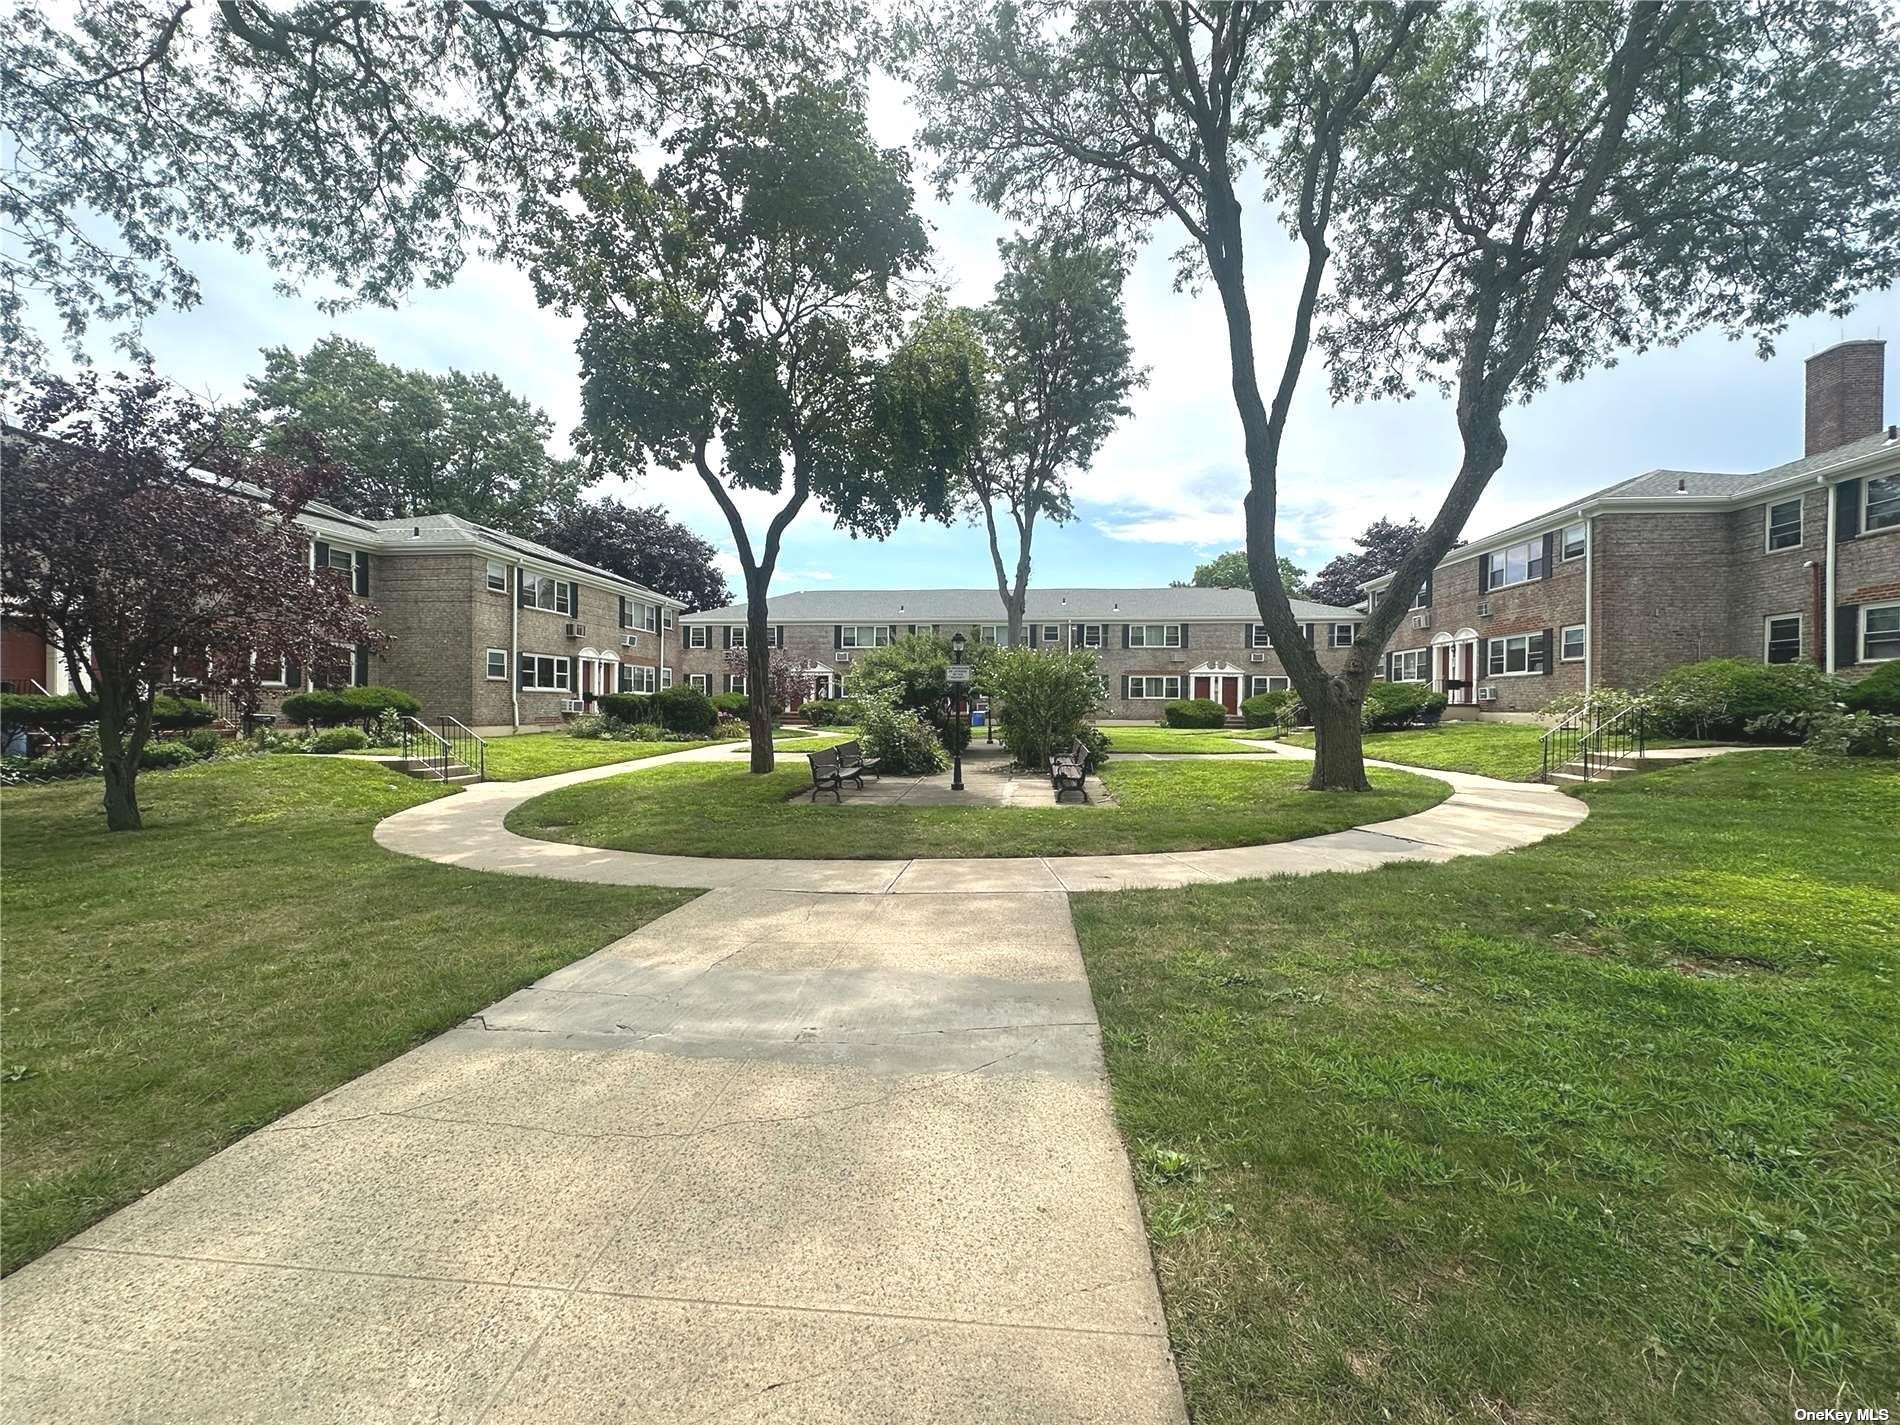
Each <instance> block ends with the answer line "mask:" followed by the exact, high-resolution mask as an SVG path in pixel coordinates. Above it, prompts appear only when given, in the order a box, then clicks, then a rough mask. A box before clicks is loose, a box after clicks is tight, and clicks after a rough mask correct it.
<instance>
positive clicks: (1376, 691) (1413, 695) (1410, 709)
mask: <svg viewBox="0 0 1900 1425" xmlns="http://www.w3.org/2000/svg"><path fill="white" fill-rule="evenodd" d="M1444 710H1445V695H1444V694H1443V693H1434V692H1433V691H1432V690H1431V689H1430V688H1428V687H1426V686H1425V684H1423V683H1374V684H1373V685H1372V686H1371V687H1370V688H1367V689H1366V700H1365V702H1364V703H1362V704H1361V705H1360V708H1359V725H1360V726H1361V727H1363V728H1364V729H1365V730H1366V731H1368V732H1383V731H1386V730H1389V729H1391V728H1395V727H1409V726H1410V725H1411V724H1413V723H1415V722H1437V721H1438V717H1439V714H1440V713H1442V712H1444Z"/></svg>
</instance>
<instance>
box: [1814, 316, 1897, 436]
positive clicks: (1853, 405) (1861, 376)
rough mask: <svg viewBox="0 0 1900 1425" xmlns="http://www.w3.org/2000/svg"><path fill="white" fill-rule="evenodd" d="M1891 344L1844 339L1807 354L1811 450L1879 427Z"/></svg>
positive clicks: (1862, 434)
mask: <svg viewBox="0 0 1900 1425" xmlns="http://www.w3.org/2000/svg"><path fill="white" fill-rule="evenodd" d="M1886 373H1887V343H1886V342H1884V341H1843V342H1839V343H1837V344H1836V345H1834V346H1830V347H1829V348H1828V349H1827V350H1826V351H1823V352H1818V353H1816V354H1815V355H1813V356H1810V357H1809V358H1808V421H1807V425H1808V432H1807V434H1808V439H1807V449H1806V451H1805V452H1804V453H1805V454H1808V455H1819V454H1820V453H1821V452H1822V451H1824V450H1832V449H1834V448H1835V447H1836V446H1838V445H1846V444H1847V443H1848V442H1849V441H1853V440H1859V439H1860V438H1861V437H1862V436H1868V435H1872V434H1874V432H1876V431H1878V430H1879V429H1880V423H1881V415H1882V412H1883V410H1884V408H1885V407H1884V403H1885V397H1886V391H1885V385H1886Z"/></svg>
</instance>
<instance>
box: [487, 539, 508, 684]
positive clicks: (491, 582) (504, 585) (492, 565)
mask: <svg viewBox="0 0 1900 1425" xmlns="http://www.w3.org/2000/svg"><path fill="white" fill-rule="evenodd" d="M497 570H499V571H500V572H501V582H500V583H499V584H497V583H496V582H495V573H496V571H497ZM482 585H483V587H485V588H486V589H487V590H488V592H489V593H491V594H505V593H507V592H508V566H507V565H506V564H504V563H502V562H501V560H499V559H485V560H483V561H482ZM502 651H503V652H506V651H507V650H506V649H504V650H502ZM503 681H504V682H505V681H506V680H505V679H504V680H503Z"/></svg>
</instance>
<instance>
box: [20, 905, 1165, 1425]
mask: <svg viewBox="0 0 1900 1425" xmlns="http://www.w3.org/2000/svg"><path fill="white" fill-rule="evenodd" d="M0 1300H3V1301H4V1317H5V1331H6V1352H5V1372H4V1387H3V1389H0V1415H3V1416H4V1417H5V1418H6V1419H8V1420H20V1421H29V1420H30V1421H34V1422H36V1425H43V1423H44V1422H70V1421H135V1420H136V1421H156V1420H176V1421H186V1420H189V1421H194V1422H204V1421H240V1420H242V1421H270V1422H292V1421H349V1422H352V1425H355V1422H365V1421H389V1422H413V1421H424V1420H430V1421H436V1420H443V1421H481V1422H495V1423H496V1425H499V1422H516V1421H520V1422H527V1421H535V1422H553V1425H565V1423H566V1422H580V1421H588V1422H594V1421H599V1422H607V1421H615V1422H635V1421H655V1422H658V1421H666V1422H678V1421H709V1420H713V1419H718V1420H721V1421H727V1420H730V1421H774V1422H792V1421H796V1422H817V1421H847V1420H850V1421H863V1420H869V1421H879V1422H898V1425H904V1422H919V1425H921V1422H926V1421H950V1422H961V1421H998V1420H1022V1421H1049V1422H1083V1421H1108V1420H1113V1421H1116V1422H1117V1423H1118V1425H1145V1423H1146V1422H1156V1425H1180V1422H1183V1421H1184V1419H1185V1416H1184V1413H1183V1409H1182V1404H1181V1397H1180V1390H1179V1386H1178V1383H1177V1381H1176V1376H1175V1371H1174V1367H1173V1362H1172V1360H1171V1358H1170V1356H1169V1353H1168V1345H1167V1338H1166V1332H1165V1328H1164V1323H1163V1320H1162V1316H1161V1307H1160V1301H1159V1297H1158V1294H1157V1291H1156V1287H1155V1282H1154V1276H1153V1268H1152V1265H1151V1263H1150V1260H1149V1255H1148V1247H1147V1239H1146V1236H1145V1234H1144V1232H1143V1229H1142V1223H1141V1217H1140V1213H1139V1210H1138V1208H1137V1206H1136V1201H1135V1195H1134V1189H1133V1185H1132V1183H1131V1181H1130V1177H1129V1169H1128V1162H1127V1159H1126V1157H1125V1155H1124V1153H1123V1150H1122V1145H1121V1141H1120V1139H1119V1137H1118V1136H1117V1133H1116V1130H1115V1126H1114V1121H1113V1118H1112V1116H1111V1112H1110V1106H1109V1098H1108V1091H1107V1086H1106V1083H1105V1079H1104V1074H1103V1068H1102V1060H1101V1052H1100V1046H1099V1030H1098V1027H1097V1024H1096V1019H1095V1012H1094V1008H1093V1005H1092V1003H1091V1001H1090V997H1089V990H1088V984H1087V982H1086V980H1085V979H1084V977H1083V970H1082V960H1081V954H1080V951H1079V949H1078V947H1077V945H1076V941H1075V934H1074V931H1073V929H1072V928H1071V926H1070V923H1069V915H1068V907H1067V901H1066V898H1065V897H1063V896H1061V895H1059V894H1057V895H1048V894H1044V895H1033V894H1032V895H1016V896H992V897H984V898H981V899H979V900H976V901H972V902H970V903H968V904H966V905H963V906H961V907H959V909H958V913H957V914H956V915H954V916H944V915H942V914H941V913H940V911H939V907H938V904H937V903H935V902H930V901H923V900H918V899H914V898H904V897H895V896H836V895H811V894H784V893H777V892H753V891H742V890H728V891H716V892H714V893H712V894H710V895H707V896H705V897H702V898H701V899H699V900H697V901H695V902H693V903H692V904H691V905H688V906H685V907H682V908H681V909H680V910H678V911H675V912H674V913H673V914H671V915H668V916H665V917H663V918H662V919H660V920H657V921H655V922H653V923H652V924H651V925H648V926H646V927H645V928H644V929H642V930H641V931H639V932H637V933H636V934H634V935H631V936H628V937H627V938H625V939H623V940H620V941H618V942H616V943H615V944H613V945H610V946H609V947H607V948H606V949H605V950H602V951H601V952H599V953H598V954H596V955H593V956H591V957H589V958H588V959H586V960H583V961H580V962H579V963H577V964H574V965H571V966H569V967H567V968H566V969H563V970H561V971H558V972H557V973H555V974H552V975H550V976H548V977H547V978H546V979H544V980H542V981H540V982H539V983H538V984H536V985H534V986H533V987H531V988H529V989H525V990H522V991H520V992H519V993H517V994H515V995H512V996H510V997H509V998H508V999H506V1000H504V1001H502V1002H501V1003H500V1004H498V1005H495V1006H493V1007H492V1008H491V1009H489V1010H487V1011H486V1012H485V1013H483V1014H481V1015H479V1016H477V1017H476V1019H474V1020H473V1021H471V1022H470V1023H469V1024H467V1025H465V1026H463V1027H462V1028H459V1029H456V1030H453V1031H451V1032H449V1033H447V1034H444V1035H442V1036H441V1037H439V1038H437V1039H435V1040H433V1041H431V1042H430V1043H429V1044H427V1045H425V1046H423V1047H422V1048H420V1049H417V1050H416V1051H414V1052H413V1053H410V1054H407V1055H404V1056H403V1057H402V1058H400V1059H397V1060H395V1061H394V1062H393V1063H390V1064H388V1065H385V1066H384V1067H383V1068H381V1069H378V1070H376V1071H374V1072H372V1073H370V1074H368V1075H365V1076H364V1077H363V1078H361V1079H358V1080H357V1081H356V1082H354V1083H352V1084H349V1085H347V1086H345V1087H344V1088H341V1089H339V1090H337V1091H336V1092H334V1093H332V1094H329V1095H328V1096H326V1097H324V1098H322V1099H319V1100H318V1101H317V1102H315V1103H313V1104H310V1105H309V1106H308V1107H306V1108H304V1109H302V1110H300V1111H299V1112H297V1113H294V1114H292V1115H290V1116H289V1117H287V1118H285V1119H283V1120H281V1121H280V1122H278V1123H276V1124H273V1125H271V1126H270V1127H268V1128H265V1129H262V1130H260V1131H259V1132H257V1133H254V1134H252V1135H251V1136H250V1137H248V1138H246V1139H244V1140H243V1141H241V1142H239V1143H237V1144H235V1145H234V1146H232V1147H231V1148H229V1149H227V1150H225V1151H224V1152H222V1153H220V1154H218V1155H217V1156H216V1157H214V1158H212V1159H210V1160H209V1161H208V1162H205V1163H203V1164H201V1165H200V1166H199V1167H197V1168H194V1169H192V1170H191V1171H190V1172H187V1173H185V1174H183V1175H181V1176H180V1177H178V1178H177V1179H175V1180H173V1181H172V1182H171V1183H168V1184H167V1185H165V1186H164V1187H162V1188H160V1189H158V1190H157V1191H156V1192H154V1193H152V1194H151V1195H150V1196H148V1197H146V1198H144V1199H142V1200H141V1201H140V1202H138V1203H136V1204H134V1205H133V1206H131V1207H128V1208H126V1209H125V1210H124V1211H121V1212H118V1213H116V1214H114V1215H113V1216H112V1217H110V1218H107V1219H106V1220H105V1221H104V1222H102V1223H100V1224H99V1225H98V1226H96V1227H94V1228H92V1229H91V1230H90V1231H88V1232H86V1233H84V1234H82V1235H81V1236H79V1237H78V1238H76V1239H74V1240H73V1241H72V1242H71V1243H69V1244H67V1245H66V1246H64V1247H61V1248H57V1249H55V1250H54V1251H53V1252H51V1253H49V1254H48V1255H47V1256H45V1257H43V1258H42V1259H40V1260H39V1261H38V1262H35V1263H33V1264H31V1265H29V1266H27V1267H25V1268H23V1269H21V1270H20V1271H19V1272H17V1273H15V1274H14V1275H13V1276H12V1277H10V1278H9V1279H8V1280H7V1281H6V1282H5V1283H3V1284H0Z"/></svg>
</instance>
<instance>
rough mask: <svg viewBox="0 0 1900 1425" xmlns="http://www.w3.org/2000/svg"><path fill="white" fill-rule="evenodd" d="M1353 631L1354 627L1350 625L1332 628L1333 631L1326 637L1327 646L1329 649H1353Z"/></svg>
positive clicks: (1345, 624) (1337, 624) (1338, 624)
mask: <svg viewBox="0 0 1900 1425" xmlns="http://www.w3.org/2000/svg"><path fill="white" fill-rule="evenodd" d="M1353 631H1354V625H1352V624H1349V623H1336V624H1334V625H1333V627H1332V631H1331V632H1330V633H1328V634H1327V636H1326V646H1327V647H1328V648H1351V647H1352V639H1353Z"/></svg>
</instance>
